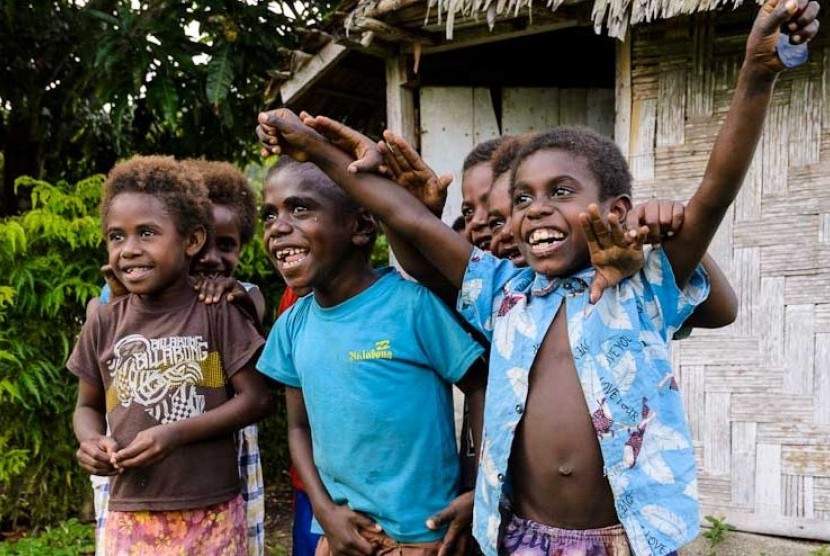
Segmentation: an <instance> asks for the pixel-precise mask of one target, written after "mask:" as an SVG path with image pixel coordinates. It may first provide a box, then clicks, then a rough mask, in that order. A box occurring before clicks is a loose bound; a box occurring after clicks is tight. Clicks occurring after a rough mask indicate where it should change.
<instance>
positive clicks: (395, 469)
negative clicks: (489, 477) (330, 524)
mask: <svg viewBox="0 0 830 556" xmlns="http://www.w3.org/2000/svg"><path fill="white" fill-rule="evenodd" d="M378 275H379V279H378V280H377V281H376V282H375V283H374V284H372V285H371V286H370V287H369V288H367V289H366V290H364V291H363V292H361V293H359V294H358V295H356V296H354V297H352V298H350V299H348V300H346V301H344V302H343V303H340V304H339V305H337V306H335V307H329V308H323V307H320V305H319V304H317V302H316V301H315V299H314V296H313V295H309V296H306V297H304V298H302V299H300V300H299V301H297V303H296V304H295V305H294V306H292V307H291V309H289V310H288V311H286V312H285V313H284V314H283V315H282V316H281V317H280V318H279V320H277V322H276V324H275V325H274V327H273V329H272V330H271V333H270V335H269V336H268V341H267V342H266V344H265V350H264V351H263V353H262V356H261V357H260V359H259V362H258V363H257V368H258V369H259V370H260V372H262V373H264V374H266V375H268V376H270V377H271V378H274V379H276V380H278V381H280V382H283V383H285V384H287V385H288V386H291V387H294V388H301V389H302V391H303V399H304V401H305V406H306V410H307V412H308V418H309V423H310V425H311V431H312V434H311V437H312V447H313V450H314V464H315V465H316V467H317V470H318V472H319V474H320V478H321V480H322V481H323V484H324V485H325V487H326V490H327V491H328V493H329V495H330V496H331V498H332V500H334V502H335V503H337V504H348V506H349V508H351V509H352V510H355V511H359V512H363V513H365V514H367V515H368V516H369V517H371V518H372V519H373V520H375V521H376V522H377V523H379V524H380V525H381V526H382V527H383V530H384V532H385V533H386V534H387V535H389V536H390V537H392V538H394V539H396V540H398V541H401V542H427V541H434V540H438V539H440V538H441V537H442V536H443V531H430V530H429V529H427V527H426V525H425V523H424V522H425V521H426V519H427V518H429V517H430V516H432V515H433V514H435V513H436V512H437V511H439V510H441V509H443V508H445V507H446V506H447V505H448V504H449V503H450V502H451V501H452V500H453V499H454V498H455V497H456V496H457V494H458V479H459V461H458V452H457V451H456V445H455V431H454V420H453V406H452V393H451V388H450V383H454V382H457V381H458V380H459V379H461V378H462V377H463V376H464V374H465V373H466V371H467V369H468V368H469V367H470V365H471V364H472V363H473V362H474V361H475V359H476V358H478V357H480V356H481V353H482V348H481V346H479V345H478V344H477V343H476V342H474V341H473V340H472V339H471V338H470V336H469V334H467V333H466V332H465V331H464V329H463V328H462V327H461V326H460V325H459V323H458V321H456V319H455V317H454V316H453V314H452V313H451V312H450V311H449V309H448V308H447V307H446V306H445V305H444V304H443V303H442V302H441V301H440V300H439V299H438V298H436V297H435V296H434V295H433V294H431V293H430V292H429V291H427V290H426V289H425V288H424V287H422V286H420V285H418V284H414V283H412V282H408V281H407V280H404V279H403V278H402V277H401V276H400V275H399V274H398V273H397V272H395V271H394V270H393V269H391V268H390V269H384V270H381V271H378ZM312 530H314V531H315V532H322V531H321V530H320V528H319V525H318V524H317V523H314V524H313V525H312Z"/></svg>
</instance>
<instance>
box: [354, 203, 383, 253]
mask: <svg viewBox="0 0 830 556" xmlns="http://www.w3.org/2000/svg"><path fill="white" fill-rule="evenodd" d="M377 231H378V225H377V222H376V221H375V217H374V216H372V213H370V212H369V211H368V210H366V209H364V208H361V209H358V211H357V213H356V214H355V218H354V232H353V233H352V243H353V244H354V245H355V246H357V247H360V248H363V247H365V246H367V245H370V244H371V243H372V242H373V241H375V238H376V236H377Z"/></svg>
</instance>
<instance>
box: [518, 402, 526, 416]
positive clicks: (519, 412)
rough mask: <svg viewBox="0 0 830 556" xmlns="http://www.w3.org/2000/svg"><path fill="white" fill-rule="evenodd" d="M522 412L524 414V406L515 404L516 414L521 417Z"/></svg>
mask: <svg viewBox="0 0 830 556" xmlns="http://www.w3.org/2000/svg"><path fill="white" fill-rule="evenodd" d="M524 412H525V406H523V405H522V404H520V403H517V404H516V413H518V414H519V415H521V414H522V413H524Z"/></svg>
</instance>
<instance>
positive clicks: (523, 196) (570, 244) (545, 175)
mask: <svg viewBox="0 0 830 556" xmlns="http://www.w3.org/2000/svg"><path fill="white" fill-rule="evenodd" d="M599 192H600V184H599V180H598V179H597V178H596V176H594V174H593V172H591V170H590V169H589V168H588V164H587V162H586V160H585V159H584V158H583V157H581V156H574V155H573V154H571V153H569V152H567V151H564V150H560V149H547V150H540V151H537V152H535V153H533V154H532V155H530V156H528V157H527V158H525V159H524V160H523V161H522V162H521V164H520V165H519V168H518V169H517V172H516V179H515V184H514V187H513V191H512V194H511V200H512V214H511V228H512V231H513V237H514V238H515V239H516V242H517V243H518V246H519V250H520V251H521V252H522V254H523V255H524V257H525V259H526V260H527V263H528V264H529V265H530V266H531V267H532V268H533V269H534V270H535V271H537V272H540V273H542V274H545V275H546V276H567V275H570V274H573V273H574V272H577V271H579V270H581V269H583V268H586V267H587V266H588V265H589V264H590V257H589V252H588V244H587V241H586V238H585V234H584V233H583V231H582V226H581V224H580V222H579V214H580V213H581V212H585V211H586V209H587V207H588V205H589V204H590V203H597V204H598V205H599V206H600V211H601V213H602V214H605V212H606V211H607V210H608V206H610V204H611V201H610V200H609V201H605V202H603V203H600V201H599ZM622 216H623V217H624V214H623V215H622Z"/></svg>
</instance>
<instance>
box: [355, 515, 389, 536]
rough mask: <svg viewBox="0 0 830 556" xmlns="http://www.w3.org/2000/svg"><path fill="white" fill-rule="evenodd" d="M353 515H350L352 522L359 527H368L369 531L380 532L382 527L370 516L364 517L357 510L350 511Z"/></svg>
mask: <svg viewBox="0 0 830 556" xmlns="http://www.w3.org/2000/svg"><path fill="white" fill-rule="evenodd" d="M352 513H353V514H354V516H353V517H352V523H354V524H355V525H356V526H357V527H358V528H359V529H368V530H370V531H377V532H380V531H382V530H383V528H382V527H381V526H380V524H379V523H375V522H374V521H372V520H371V519H370V518H368V517H366V516H365V515H363V514H359V513H357V512H352Z"/></svg>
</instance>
